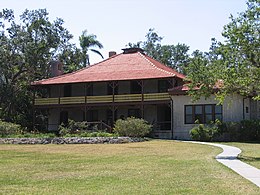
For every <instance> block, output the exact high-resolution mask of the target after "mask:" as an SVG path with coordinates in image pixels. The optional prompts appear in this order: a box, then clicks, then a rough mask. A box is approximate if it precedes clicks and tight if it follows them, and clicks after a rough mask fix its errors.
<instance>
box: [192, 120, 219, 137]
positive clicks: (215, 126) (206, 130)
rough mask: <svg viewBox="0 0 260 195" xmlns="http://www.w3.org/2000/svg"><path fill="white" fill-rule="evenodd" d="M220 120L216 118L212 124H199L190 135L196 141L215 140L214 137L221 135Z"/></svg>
mask: <svg viewBox="0 0 260 195" xmlns="http://www.w3.org/2000/svg"><path fill="white" fill-rule="evenodd" d="M220 124H221V123H220V121H218V120H216V121H215V122H211V123H210V124H199V125H198V126H196V127H194V128H192V129H191V131H190V136H191V138H192V139H193V140H196V141H214V139H215V138H216V137H217V136H218V135H219V133H220V129H219V125H220Z"/></svg>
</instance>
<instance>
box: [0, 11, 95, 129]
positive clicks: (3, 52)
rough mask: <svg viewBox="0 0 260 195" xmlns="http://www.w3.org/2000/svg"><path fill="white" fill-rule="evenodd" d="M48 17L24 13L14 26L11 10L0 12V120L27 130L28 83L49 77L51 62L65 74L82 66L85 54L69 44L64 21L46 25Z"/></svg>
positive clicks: (29, 119)
mask: <svg viewBox="0 0 260 195" xmlns="http://www.w3.org/2000/svg"><path fill="white" fill-rule="evenodd" d="M48 15H49V14H48V12H47V10H46V9H39V10H32V11H30V10H25V11H24V12H23V13H22V15H21V16H20V21H19V22H17V20H16V19H15V17H14V12H13V11H12V10H9V9H3V10H2V11H0V108H1V109H0V118H2V119H4V120H5V121H9V122H15V123H17V124H21V125H22V126H23V127H28V128H30V129H32V118H33V117H32V115H33V113H32V110H33V108H32V102H33V91H32V88H31V87H30V83H31V82H33V81H35V80H40V79H45V78H48V77H50V72H51V71H50V62H51V61H52V60H60V61H61V62H62V63H63V64H64V70H65V72H72V71H74V70H77V69H80V68H82V67H83V66H85V53H84V52H85V50H84V51H82V50H81V49H79V48H77V47H76V46H75V44H72V43H70V40H71V39H72V37H73V36H72V35H71V34H70V33H69V31H68V30H67V29H66V28H65V27H64V21H63V20H62V19H61V18H57V19H56V20H54V21H50V20H49V17H48ZM91 36H92V37H94V35H91ZM86 46H89V45H86ZM90 46H92V45H90ZM83 49H84V48H83ZM42 93H43V92H42V91H38V92H37V94H36V96H41V95H42Z"/></svg>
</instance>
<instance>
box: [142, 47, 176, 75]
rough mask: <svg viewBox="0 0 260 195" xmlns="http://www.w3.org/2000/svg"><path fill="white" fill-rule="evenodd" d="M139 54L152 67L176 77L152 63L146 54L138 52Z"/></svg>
mask: <svg viewBox="0 0 260 195" xmlns="http://www.w3.org/2000/svg"><path fill="white" fill-rule="evenodd" d="M138 53H139V55H141V56H142V57H143V58H144V59H145V60H146V61H148V62H149V64H150V65H152V66H153V67H154V68H156V69H157V70H159V71H162V72H165V73H167V74H170V75H171V76H176V74H175V73H172V72H169V71H167V70H163V69H162V68H159V67H157V66H156V65H155V64H154V63H153V62H151V61H150V60H149V59H147V57H146V55H145V54H142V53H140V52H138Z"/></svg>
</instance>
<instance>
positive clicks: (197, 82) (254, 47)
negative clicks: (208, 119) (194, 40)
mask: <svg viewBox="0 0 260 195" xmlns="http://www.w3.org/2000/svg"><path fill="white" fill-rule="evenodd" d="M247 5H248V8H247V10H245V11H244V12H242V13H240V14H239V15H238V17H236V18H235V17H233V16H232V15H231V17H230V20H231V21H230V22H229V23H228V24H227V25H226V26H224V31H223V33H222V35H223V37H224V38H225V41H224V43H221V42H217V41H216V40H215V39H212V45H211V49H210V51H209V52H208V53H200V54H199V55H198V52H196V53H194V54H193V55H195V60H191V63H190V65H189V66H188V68H187V69H186V71H187V77H188V79H189V80H190V81H192V82H191V83H190V88H191V89H193V88H194V87H195V86H197V87H199V88H201V90H197V92H196V91H191V94H192V95H193V97H195V99H197V98H198V97H199V96H201V95H206V96H208V95H209V94H210V93H212V88H213V86H215V85H216V83H218V82H221V83H222V86H221V88H219V90H218V92H216V93H215V94H216V96H217V98H218V99H219V100H220V101H221V102H223V100H224V99H225V97H226V96H227V94H229V93H234V92H238V93H240V94H242V95H253V96H254V98H255V99H260V96H259V94H260V80H259V77H260V31H259V29H260V22H259V21H260V18H259V16H260V14H259V13H260V1H259V0H248V2H247Z"/></svg>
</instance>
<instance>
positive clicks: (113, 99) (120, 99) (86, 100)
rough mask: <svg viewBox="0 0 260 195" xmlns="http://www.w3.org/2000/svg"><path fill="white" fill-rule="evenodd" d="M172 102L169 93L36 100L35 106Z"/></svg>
mask: <svg viewBox="0 0 260 195" xmlns="http://www.w3.org/2000/svg"><path fill="white" fill-rule="evenodd" d="M153 101H154V102H155V101H170V95H169V94H168V93H147V94H123V95H98V96H73V97H55V98H36V99H35V100H34V105H35V106H47V105H71V104H98V103H126V102H153Z"/></svg>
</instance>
